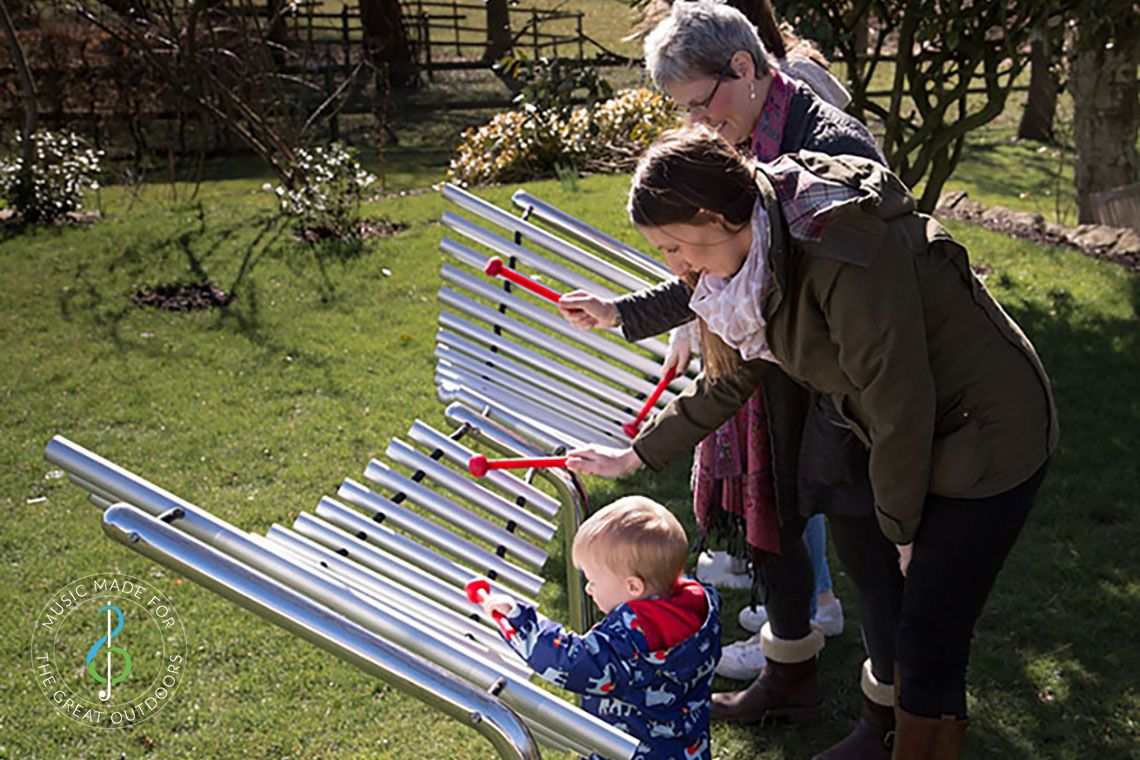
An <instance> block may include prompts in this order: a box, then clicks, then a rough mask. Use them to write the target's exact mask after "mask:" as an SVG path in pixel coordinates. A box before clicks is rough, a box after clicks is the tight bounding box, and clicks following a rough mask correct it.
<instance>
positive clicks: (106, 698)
mask: <svg viewBox="0 0 1140 760" xmlns="http://www.w3.org/2000/svg"><path fill="white" fill-rule="evenodd" d="M99 612H106V613H107V635H106V636H103V637H101V638H100V639H99V640H98V641H96V642H95V643H94V644H93V645H92V646H91V649H89V650H88V651H87V672H88V673H89V674H90V675H91V677H92V678H94V679H95V680H96V681H98V682H99V683H106V685H107V687H106V688H105V689H100V690H99V699H100V700H102V701H103V702H110V701H111V687H112V686H114V685H115V684H117V683H119V682H120V681H122V680H123V679H124V678H126V677H127V676H128V675H130V673H131V656H130V654H128V653H127V650H125V649H123V648H122V647H119V646H111V639H113V638H115V637H116V636H118V635H119V631H121V630H123V611H122V610H120V609H119V608H118V607H116V606H115V605H113V604H108V605H107V606H105V607H103V608H102V609H100V610H99ZM112 612H114V613H115V614H116V615H117V616H118V617H119V624H118V625H116V626H115V630H111V613H112ZM104 644H106V645H107V673H106V675H100V673H99V671H98V670H96V669H95V658H96V657H97V656H98V655H99V650H100V649H101V648H102V647H103V645H104ZM112 652H114V653H115V654H117V655H119V656H120V657H122V658H123V672H122V673H120V674H119V675H117V676H115V677H114V678H112V677H111V672H112V671H111V653H112Z"/></svg>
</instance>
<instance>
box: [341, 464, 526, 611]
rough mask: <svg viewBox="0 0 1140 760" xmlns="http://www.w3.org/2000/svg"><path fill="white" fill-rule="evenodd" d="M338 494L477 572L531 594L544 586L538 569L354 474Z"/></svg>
mask: <svg viewBox="0 0 1140 760" xmlns="http://www.w3.org/2000/svg"><path fill="white" fill-rule="evenodd" d="M373 461H375V460H373ZM337 495H338V496H340V497H341V498H342V499H344V500H345V501H347V502H348V503H350V504H355V505H356V506H358V507H360V508H361V509H366V510H368V512H369V513H370V514H371V515H372V519H374V520H375V519H376V516H379V515H383V517H382V519H383V520H384V521H389V520H390V521H391V522H392V524H393V525H396V526H397V527H399V528H401V529H403V530H406V531H407V532H408V533H411V534H413V535H415V536H417V537H419V538H421V539H423V540H425V541H428V542H429V543H431V544H433V545H435V546H438V547H439V548H440V549H443V550H444V551H446V552H449V553H451V554H453V555H455V556H457V557H459V558H460V560H461V561H464V562H469V563H471V565H472V566H473V567H474V568H475V569H473V570H472V574H474V575H486V576H488V577H490V578H492V579H493V578H501V579H502V580H503V583H506V584H508V585H510V586H513V587H515V588H518V589H521V590H523V591H525V592H526V593H528V594H530V595H531V596H534V595H535V594H537V593H538V592H539V589H541V588H542V578H540V577H539V576H537V575H535V574H534V573H531V572H528V571H526V570H524V569H522V568H521V567H518V566H516V565H512V564H511V563H509V562H506V561H504V560H503V559H500V558H499V557H497V556H495V555H494V554H492V553H491V552H489V551H487V550H486V549H484V548H483V547H481V546H478V545H476V544H474V543H472V542H471V541H468V540H467V539H465V538H461V537H459V536H457V535H456V534H455V533H453V532H451V531H450V530H447V529H445V528H443V527H442V526H440V525H438V524H436V523H434V522H431V521H430V520H425V519H424V518H422V517H420V516H419V515H417V514H416V513H414V512H412V511H411V510H407V509H404V508H403V507H401V506H400V505H398V504H396V503H394V502H392V501H391V500H390V499H385V498H384V497H383V496H381V495H380V494H378V493H375V492H374V491H372V490H370V489H368V488H367V487H366V486H364V485H362V484H360V483H357V482H356V481H355V480H352V479H351V478H345V479H344V482H343V483H341V486H340V488H339V489H337Z"/></svg>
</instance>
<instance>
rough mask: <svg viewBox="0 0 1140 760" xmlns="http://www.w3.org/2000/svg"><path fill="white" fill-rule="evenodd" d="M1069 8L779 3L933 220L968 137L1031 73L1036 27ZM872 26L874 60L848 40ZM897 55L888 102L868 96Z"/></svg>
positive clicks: (982, 2)
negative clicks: (1029, 49)
mask: <svg viewBox="0 0 1140 760" xmlns="http://www.w3.org/2000/svg"><path fill="white" fill-rule="evenodd" d="M1065 2H1067V0H1061V2H1058V1H1057V0H1008V2H1002V3H995V2H988V0H936V2H929V1H928V0H822V2H820V1H810V2H804V1H802V0H791V2H782V3H781V2H777V3H776V5H777V7H778V10H780V12H781V13H782V15H784V17H785V18H788V19H789V20H791V21H792V22H793V23H794V24H796V25H797V27H798V28H799V31H800V32H801V33H803V34H805V35H806V36H808V37H809V38H811V39H814V40H816V41H817V42H818V43H819V44H820V46H821V49H822V50H823V51H824V52H825V53H826V54H828V55H832V54H833V53H838V56H839V58H840V59H842V60H843V61H844V62H845V63H846V64H847V71H848V84H849V89H850V91H851V96H852V102H851V105H850V106H849V107H848V110H850V111H851V112H852V113H853V114H855V115H856V116H857V117H859V118H861V119H864V120H870V121H872V122H874V124H873V126H874V127H875V128H876V130H881V132H882V135H883V146H882V147H883V152H884V154H885V155H886V158H887V162H888V163H889V164H890V166H891V168H892V169H893V170H894V171H895V172H896V173H897V174H898V175H899V176H900V177H901V178H902V180H903V181H904V182H906V183H907V185H909V186H911V187H917V186H919V185H921V186H922V194H921V196H920V198H919V207H920V208H922V209H923V210H927V211H929V210H931V209H933V208H934V206H935V204H936V203H937V201H938V196H939V194H940V193H941V191H942V186H943V185H944V184H945V182H946V180H947V179H948V178H949V177H950V174H951V173H952V172H953V170H954V167H955V166H956V165H957V164H958V160H959V159H960V158H961V154H962V149H963V147H964V145H965V141H966V136H967V135H968V134H969V133H970V132H971V131H973V130H975V129H977V128H978V127H981V126H983V125H985V124H987V123H989V122H990V121H992V120H993V119H994V118H996V117H997V116H998V115H1000V114H1001V112H1002V111H1003V110H1004V108H1005V104H1006V99H1007V98H1008V96H1009V93H1010V89H1011V88H1012V86H1013V84H1014V82H1015V80H1016V79H1017V77H1018V76H1019V75H1020V74H1021V72H1022V70H1023V69H1024V68H1025V66H1026V65H1027V63H1028V57H1027V56H1025V55H1024V53H1023V51H1024V49H1025V47H1026V45H1027V43H1028V41H1029V36H1030V33H1031V32H1032V30H1033V28H1034V27H1035V25H1036V24H1038V23H1039V22H1040V20H1041V19H1042V18H1043V17H1046V16H1050V15H1052V14H1055V13H1057V12H1059V11H1060V10H1061V7H1060V6H1062V5H1064V3H1065ZM867 19H872V20H873V21H874V24H873V25H872V35H871V36H872V39H871V41H870V44H871V46H872V51H871V52H870V53H868V52H867V50H866V44H867V43H866V41H865V38H863V37H862V35H859V34H856V33H855V30H857V29H858V28H859V25H860V24H863V23H866V20H867ZM888 51H893V52H894V65H893V70H892V71H891V76H890V86H889V92H888V93H887V94H886V100H885V102H884V101H883V100H880V99H878V98H872V97H871V96H870V87H871V83H872V81H873V78H874V76H875V74H876V73H877V72H878V71H879V70H880V66H882V65H883V64H882V62H881V59H882V57H883V55H884V54H885V53H887V52H888Z"/></svg>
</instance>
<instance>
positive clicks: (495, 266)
mask: <svg viewBox="0 0 1140 760" xmlns="http://www.w3.org/2000/svg"><path fill="white" fill-rule="evenodd" d="M483 271H484V272H486V274H487V276H488V277H497V276H498V274H499V272H501V271H503V260H502V259H500V258H499V257H498V256H492V257H491V258H489V259H487V263H486V264H485V265H484V266H483Z"/></svg>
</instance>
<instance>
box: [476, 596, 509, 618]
mask: <svg viewBox="0 0 1140 760" xmlns="http://www.w3.org/2000/svg"><path fill="white" fill-rule="evenodd" d="M514 608H515V600H514V599H512V598H511V597H509V596H507V595H506V594H487V596H485V597H483V612H485V613H486V614H487V617H489V618H491V619H492V620H493V619H494V618H495V614H494V613H496V612H497V613H499V614H500V615H503V616H504V617H505V616H506V615H509V614H510V613H511V612H512V611H513V610H514Z"/></svg>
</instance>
